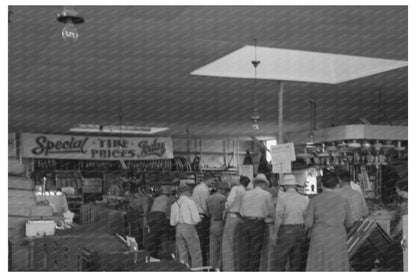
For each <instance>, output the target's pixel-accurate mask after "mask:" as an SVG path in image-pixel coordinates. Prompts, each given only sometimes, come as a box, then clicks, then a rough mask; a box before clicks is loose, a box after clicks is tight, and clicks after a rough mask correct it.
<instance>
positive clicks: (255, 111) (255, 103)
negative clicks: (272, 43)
mask: <svg viewBox="0 0 416 277" xmlns="http://www.w3.org/2000/svg"><path fill="white" fill-rule="evenodd" d="M253 41H254V60H253V61H251V63H252V64H253V66H254V114H255V115H257V90H256V87H255V86H256V84H257V66H258V65H259V64H260V61H259V60H257V39H253Z"/></svg>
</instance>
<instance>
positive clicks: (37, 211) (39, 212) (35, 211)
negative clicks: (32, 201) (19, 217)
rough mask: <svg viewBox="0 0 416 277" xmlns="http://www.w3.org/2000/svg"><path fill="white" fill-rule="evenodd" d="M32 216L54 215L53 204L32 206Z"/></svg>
mask: <svg viewBox="0 0 416 277" xmlns="http://www.w3.org/2000/svg"><path fill="white" fill-rule="evenodd" d="M30 216H32V217H34V216H53V207H51V206H33V207H30Z"/></svg>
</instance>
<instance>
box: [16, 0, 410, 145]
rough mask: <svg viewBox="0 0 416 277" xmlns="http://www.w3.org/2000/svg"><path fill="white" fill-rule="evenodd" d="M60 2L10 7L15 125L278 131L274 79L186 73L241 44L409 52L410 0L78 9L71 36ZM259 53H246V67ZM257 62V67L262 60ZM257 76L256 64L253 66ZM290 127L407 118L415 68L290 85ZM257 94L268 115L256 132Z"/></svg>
mask: <svg viewBox="0 0 416 277" xmlns="http://www.w3.org/2000/svg"><path fill="white" fill-rule="evenodd" d="M62 8H63V7H62V6H10V7H9V25H8V26H9V34H8V36H9V98H8V99H9V110H8V112H9V131H10V132H36V133H68V131H69V129H71V128H72V127H74V126H76V125H78V124H99V125H115V124H119V123H120V118H119V116H120V114H121V115H122V124H123V125H134V126H149V127H169V130H168V131H166V132H164V133H161V135H171V136H176V137H181V136H183V137H186V136H192V137H218V138H219V137H250V136H253V135H255V136H257V137H268V136H272V137H273V136H276V135H277V129H278V128H277V127H278V126H277V124H278V109H277V107H278V90H279V84H278V82H277V81H272V80H258V81H257V82H256V83H254V81H253V79H252V78H251V79H237V78H218V77H207V76H194V75H191V74H190V73H191V72H192V71H194V70H196V69H198V68H200V67H202V66H204V65H206V64H208V63H210V62H212V61H215V60H217V59H219V58H220V57H222V56H225V55H227V54H229V53H231V52H233V51H235V50H237V49H240V48H242V47H244V46H245V45H253V38H256V39H257V45H258V46H261V47H273V48H283V49H293V50H303V51H316V52H324V53H334V54H344V55H356V56H365V57H373V58H383V59H395V60H402V61H407V60H408V9H407V7H406V6H359V7H354V6H250V7H243V6H199V7H198V6H78V7H76V9H77V11H78V12H80V14H81V15H82V16H83V17H84V19H85V23H83V24H81V25H77V26H76V27H77V29H78V31H79V39H78V41H76V42H68V41H64V40H63V39H62V37H61V29H62V27H63V24H61V23H59V22H58V21H57V20H56V15H57V13H59V12H61V11H62ZM253 59H254V53H253V57H247V63H251V61H252V60H253ZM259 66H261V64H260V65H259ZM253 76H254V69H253ZM284 90H285V94H284V103H283V113H284V119H283V122H284V131H285V132H287V133H292V134H293V133H296V132H302V131H305V130H308V129H309V127H310V122H311V119H310V102H309V101H310V99H313V100H314V101H315V102H316V127H317V128H326V127H330V126H338V125H345V124H361V123H362V122H363V119H364V121H365V122H367V123H368V122H369V123H371V124H385V125H407V123H408V117H407V115H408V68H407V67H404V68H400V69H396V70H392V71H388V72H385V73H381V74H376V75H373V76H369V77H365V78H360V79H357V80H353V81H348V82H343V83H340V84H335V85H333V84H316V83H303V82H284ZM254 92H256V98H257V99H256V103H257V104H256V108H257V110H258V113H259V115H260V116H261V121H260V123H259V126H260V129H259V130H254V129H253V128H252V125H251V121H250V117H251V115H252V114H253V103H254Z"/></svg>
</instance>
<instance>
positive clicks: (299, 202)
mask: <svg viewBox="0 0 416 277" xmlns="http://www.w3.org/2000/svg"><path fill="white" fill-rule="evenodd" d="M282 186H283V187H284V188H285V189H286V192H285V193H283V194H279V196H278V199H277V202H276V210H275V234H277V243H276V265H275V270H276V271H285V269H286V263H287V260H288V259H289V270H290V271H300V270H301V266H302V249H303V245H304V239H305V227H304V216H305V214H306V211H307V208H308V204H309V198H308V197H306V196H303V195H300V194H299V193H298V192H297V190H296V187H297V186H300V185H299V183H298V182H297V181H296V177H295V175H293V174H286V175H284V176H283V181H282Z"/></svg>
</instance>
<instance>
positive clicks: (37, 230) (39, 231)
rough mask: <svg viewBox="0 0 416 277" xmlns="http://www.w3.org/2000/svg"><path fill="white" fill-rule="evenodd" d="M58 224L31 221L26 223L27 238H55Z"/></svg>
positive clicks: (47, 221)
mask: <svg viewBox="0 0 416 277" xmlns="http://www.w3.org/2000/svg"><path fill="white" fill-rule="evenodd" d="M55 228H56V223H55V222H54V221H52V220H29V221H28V222H26V236H27V237H43V236H53V235H54V234H55Z"/></svg>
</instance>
